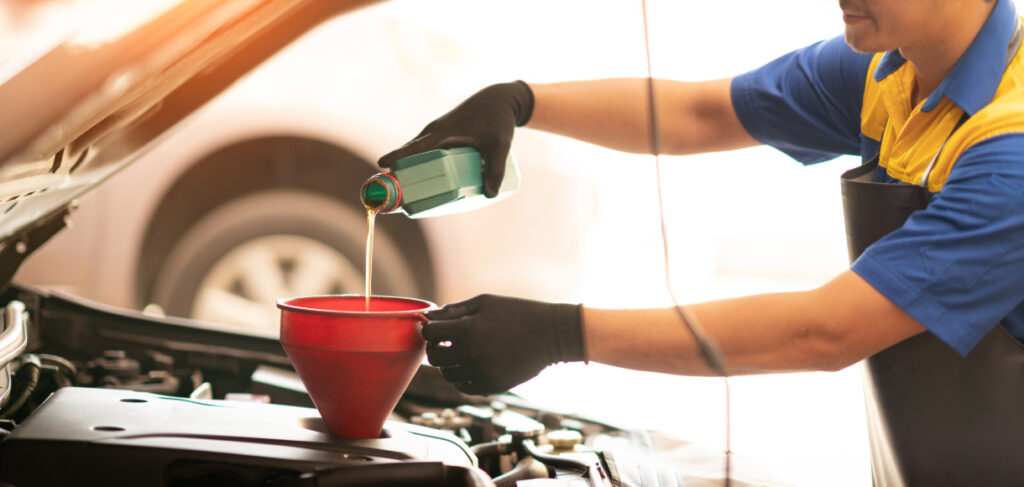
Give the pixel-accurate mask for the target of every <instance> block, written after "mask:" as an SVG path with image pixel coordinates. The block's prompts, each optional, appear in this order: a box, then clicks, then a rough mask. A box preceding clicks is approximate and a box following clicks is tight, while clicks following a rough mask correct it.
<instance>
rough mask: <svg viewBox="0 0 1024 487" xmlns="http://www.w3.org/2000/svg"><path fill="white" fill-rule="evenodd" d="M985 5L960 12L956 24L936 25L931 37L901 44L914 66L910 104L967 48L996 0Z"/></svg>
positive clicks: (931, 88)
mask: <svg viewBox="0 0 1024 487" xmlns="http://www.w3.org/2000/svg"><path fill="white" fill-rule="evenodd" d="M979 3H980V2H979ZM984 6H985V7H986V8H983V9H979V8H973V9H964V11H963V12H962V16H960V17H959V18H957V19H956V23H957V26H955V27H953V26H950V27H949V28H938V29H935V32H936V34H937V35H935V36H934V37H933V38H932V39H923V40H922V41H921V42H919V43H917V44H915V45H912V46H906V47H903V48H900V54H901V55H902V56H903V57H904V58H905V59H906V60H907V61H909V62H910V64H911V66H912V67H913V68H914V74H915V77H916V84H915V86H914V92H913V94H912V95H911V99H912V101H913V106H917V105H919V104H920V103H921V102H922V101H924V100H925V99H926V98H928V95H931V94H932V92H933V91H935V89H936V88H938V87H939V84H940V83H942V80H944V79H945V78H946V76H947V75H949V72H950V71H952V70H953V66H955V65H956V63H957V61H959V60H960V58H961V57H962V56H963V55H964V53H965V52H967V48H968V47H970V46H971V43H972V42H973V41H974V38H975V37H976V36H977V35H978V32H979V31H980V30H981V27H982V26H983V25H985V21H986V20H988V17H989V14H991V13H992V9H993V8H994V7H995V2H991V3H988V2H986V3H984ZM965 27H966V28H965Z"/></svg>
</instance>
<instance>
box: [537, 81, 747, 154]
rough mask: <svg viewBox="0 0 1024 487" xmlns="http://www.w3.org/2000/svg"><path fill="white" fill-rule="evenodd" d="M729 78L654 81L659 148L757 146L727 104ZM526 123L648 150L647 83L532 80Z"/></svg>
mask: <svg viewBox="0 0 1024 487" xmlns="http://www.w3.org/2000/svg"><path fill="white" fill-rule="evenodd" d="M730 83H731V81H730V80H727V79H725V80H715V81H706V82H695V83H687V82H679V81H665V80H656V81H655V89H654V93H655V100H656V109H655V111H656V113H657V115H658V123H657V125H658V132H659V134H660V142H661V147H660V150H661V153H664V154H693V153H699V152H709V151H720V150H730V149H738V148H741V147H748V146H751V145H756V144H757V142H756V141H755V140H754V139H753V138H752V137H751V136H750V135H749V134H747V132H746V130H745V129H744V128H743V126H742V125H741V124H740V122H739V119H738V118H737V117H736V113H735V111H734V110H733V107H732V99H731V96H730V92H729V87H730ZM530 88H531V89H532V90H533V93H534V109H533V116H532V117H531V119H530V122H529V123H528V124H527V126H528V127H531V128H536V129H539V130H544V131H548V132H552V133H556V134H561V135H565V136H568V137H572V138H576V139H580V140H585V141H587V142H591V143H594V144H598V145H602V146H605V147H609V148H612V149H617V150H621V151H626V152H635V153H650V152H651V151H652V147H651V138H650V115H649V111H648V110H649V105H650V103H649V98H648V94H647V93H648V83H647V80H646V79H644V78H617V79H603V80H593V81H576V82H566V83H554V84H531V85H530Z"/></svg>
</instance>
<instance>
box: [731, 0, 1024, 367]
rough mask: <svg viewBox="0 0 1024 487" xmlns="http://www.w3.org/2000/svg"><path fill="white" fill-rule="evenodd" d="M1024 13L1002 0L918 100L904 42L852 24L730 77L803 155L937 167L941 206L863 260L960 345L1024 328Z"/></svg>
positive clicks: (911, 175) (742, 98)
mask: <svg viewBox="0 0 1024 487" xmlns="http://www.w3.org/2000/svg"><path fill="white" fill-rule="evenodd" d="M1017 23H1018V18H1017V14H1016V11H1015V8H1014V5H1013V2H1012V1H1011V0H999V2H998V3H997V4H996V6H995V8H994V10H993V13H992V15H991V16H990V18H989V19H988V21H987V22H986V23H985V25H984V26H983V27H982V30H981V31H980V32H979V34H978V36H977V37H976V38H975V40H974V41H973V43H972V44H971V46H970V47H969V48H968V50H967V52H966V53H965V54H964V56H963V57H962V58H961V59H960V60H959V61H958V63H957V64H956V65H955V66H954V68H953V70H952V71H951V72H950V74H949V75H948V76H947V77H946V79H945V80H944V81H943V82H942V83H941V84H940V86H939V87H938V88H937V89H936V90H935V92H933V93H932V94H931V95H930V96H929V97H928V98H927V99H926V100H925V101H924V102H923V103H921V104H920V105H919V106H917V107H912V106H911V103H910V100H909V93H910V90H909V89H907V88H908V87H911V86H913V83H914V78H913V76H914V73H913V70H912V69H911V66H910V65H909V63H907V62H906V60H905V59H903V57H902V56H900V54H899V52H898V51H893V52H889V53H884V54H877V55H873V56H872V55H863V54H858V53H855V52H853V50H852V49H850V47H849V46H847V44H846V43H845V41H844V40H843V38H842V37H841V36H840V37H837V38H834V39H830V40H827V41H822V42H819V43H816V44H813V45H811V46H808V47H806V48H803V49H800V50H797V51H794V52H792V53H789V54H786V55H784V56H782V57H781V58H779V59H776V60H775V61H772V62H771V63H769V64H767V65H765V66H763V67H761V68H759V69H756V70H754V71H751V72H749V73H746V74H743V75H741V76H738V77H736V78H735V79H734V80H733V83H732V102H733V106H734V107H735V110H736V113H737V115H738V116H739V119H740V122H741V123H742V124H743V126H744V128H745V129H746V130H747V131H748V132H749V133H750V134H751V135H752V136H753V137H754V138H755V139H757V140H758V141H760V142H761V143H764V144H768V145H771V146H774V147H776V148H778V149H780V150H782V151H783V152H785V153H786V154H788V155H790V156H791V157H793V158H795V159H797V160H798V161H800V162H802V163H804V164H812V163H817V162H821V161H826V160H829V159H833V158H835V157H837V156H838V155H841V154H850V155H860V156H861V157H862V158H863V159H864V161H865V162H867V161H868V160H870V159H871V158H874V157H879V163H880V170H879V171H878V174H877V175H876V179H878V180H880V181H885V182H892V183H894V184H920V183H921V179H922V177H923V176H925V175H926V174H929V176H928V177H927V181H924V184H925V185H926V186H927V188H928V189H929V191H930V192H931V202H930V204H929V206H928V207H927V208H926V209H924V210H921V211H918V212H915V213H914V214H913V215H912V216H911V217H910V219H909V220H908V221H907V222H906V223H905V224H904V225H903V227H901V228H900V229H898V230H896V231H895V232H893V233H891V234H889V235H887V236H885V237H884V238H882V239H881V240H879V241H878V242H876V243H875V244H874V245H872V246H870V247H869V248H868V249H867V250H866V251H865V252H864V254H863V255H862V256H861V257H860V258H858V259H857V261H856V262H855V263H854V264H853V267H852V269H853V271H854V272H856V273H857V274H858V275H860V276H861V277H862V278H864V279H865V280H866V281H867V282H868V283H870V284H871V285H872V286H874V287H875V288H876V289H877V290H878V291H879V292H881V293H882V294H883V295H885V296H886V297H887V298H888V299H890V300H891V301H892V302H893V303H895V304H896V305H897V306H899V307H900V308H901V309H903V310H904V311H905V312H907V313H908V314H910V315H911V316H913V317H914V318H915V319H916V320H917V321H918V322H920V323H921V324H922V325H924V326H925V327H927V328H928V329H929V330H930V331H931V332H932V333H934V334H935V335H936V336H938V337H939V338H940V339H941V340H943V341H944V342H946V343H947V344H949V345H950V346H951V347H952V348H954V349H955V350H956V351H957V352H959V353H960V354H961V355H966V354H967V353H968V352H969V351H970V350H971V348H972V347H974V345H975V344H977V342H978V341H979V340H980V339H981V338H982V337H983V336H984V335H985V334H986V333H987V332H988V331H990V330H991V329H992V328H993V326H995V325H996V324H997V323H998V322H1000V321H1002V323H1003V324H1004V326H1006V327H1007V329H1009V331H1010V332H1011V333H1012V334H1013V335H1014V336H1016V337H1017V338H1024V56H1022V55H1020V54H1019V51H1017V52H1008V46H1009V45H1011V39H1012V38H1013V36H1014V33H1015V31H1016V28H1017ZM1008 54H1009V56H1008ZM1008 61H1009V63H1008ZM965 113H966V114H967V115H969V116H970V118H969V119H968V121H967V122H966V123H964V124H963V126H962V127H960V128H959V129H958V130H956V132H955V133H954V134H953V135H952V136H950V133H951V131H952V130H953V127H954V126H955V125H956V122H957V121H959V120H960V118H961V117H962V116H963V115H964V114H965ZM908 122H911V123H908ZM947 138H948V142H946V140H947ZM944 142H945V143H946V146H945V148H943V149H942V151H941V153H940V154H941V157H940V158H939V159H938V160H937V161H936V164H935V165H934V168H933V169H932V170H931V171H930V172H929V171H926V170H925V168H926V167H927V166H928V165H929V162H930V160H931V159H932V156H934V155H935V154H936V153H937V152H939V148H940V147H941V146H942V144H943V143H944Z"/></svg>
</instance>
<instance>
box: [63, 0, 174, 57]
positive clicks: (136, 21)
mask: <svg viewBox="0 0 1024 487" xmlns="http://www.w3.org/2000/svg"><path fill="white" fill-rule="evenodd" d="M180 2H181V0H145V1H125V0H95V1H94V2H92V4H91V5H90V11H91V12H97V13H98V14H97V15H96V16H95V17H94V18H92V19H91V20H90V21H89V22H87V23H83V24H82V25H85V26H86V27H85V28H84V29H83V30H82V31H80V32H79V33H78V34H76V35H75V36H74V37H73V38H71V39H70V40H69V41H68V42H69V44H71V45H75V46H81V47H83V48H87V49H93V48H96V47H99V46H101V45H103V44H106V43H107V42H110V41H112V40H116V39H119V38H121V37H122V36H124V35H125V34H126V33H128V32H131V31H132V30H134V29H136V28H138V27H139V26H140V25H142V24H144V23H145V22H146V21H147V20H149V19H152V18H154V17H156V16H157V15H158V14H161V13H163V12H165V11H167V10H168V9H169V8H171V7H173V6H174V5H176V4H178V3H180Z"/></svg>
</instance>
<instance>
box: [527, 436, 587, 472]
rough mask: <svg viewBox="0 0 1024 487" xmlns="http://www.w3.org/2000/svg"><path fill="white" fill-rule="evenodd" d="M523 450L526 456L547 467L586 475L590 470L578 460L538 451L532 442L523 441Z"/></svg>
mask: <svg viewBox="0 0 1024 487" xmlns="http://www.w3.org/2000/svg"><path fill="white" fill-rule="evenodd" d="M523 450H525V451H526V454H527V455H530V456H531V457H533V458H535V459H536V460H537V461H538V462H541V463H543V464H545V465H547V466H549V467H553V468H560V469H563V470H571V471H573V472H579V473H581V474H582V473H587V471H588V470H590V465H588V464H586V463H584V462H581V461H579V460H573V459H572V458H569V457H564V456H560V455H548V454H547V453H544V452H542V451H540V449H539V448H537V445H534V444H533V440H524V441H523Z"/></svg>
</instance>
